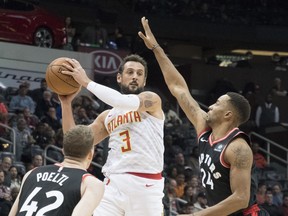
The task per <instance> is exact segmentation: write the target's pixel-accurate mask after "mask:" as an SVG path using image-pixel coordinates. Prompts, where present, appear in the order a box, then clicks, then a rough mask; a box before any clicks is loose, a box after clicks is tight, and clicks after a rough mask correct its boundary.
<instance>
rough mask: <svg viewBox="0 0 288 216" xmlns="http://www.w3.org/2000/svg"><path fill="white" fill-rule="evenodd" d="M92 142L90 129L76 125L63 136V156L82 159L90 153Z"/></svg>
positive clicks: (92, 137)
mask: <svg viewBox="0 0 288 216" xmlns="http://www.w3.org/2000/svg"><path fill="white" fill-rule="evenodd" d="M93 142H94V136H93V132H92V129H91V128H90V127H88V126H85V125H76V126H75V127H74V128H72V129H70V130H68V131H67V132H66V133H65V134H64V138H63V152H64V156H65V157H74V158H80V159H83V158H85V157H86V156H87V155H88V153H89V152H90V151H91V149H92V147H93Z"/></svg>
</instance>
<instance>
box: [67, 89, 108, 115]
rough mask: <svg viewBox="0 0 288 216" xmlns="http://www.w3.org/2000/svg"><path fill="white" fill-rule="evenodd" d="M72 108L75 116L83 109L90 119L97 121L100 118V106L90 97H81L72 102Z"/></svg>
mask: <svg viewBox="0 0 288 216" xmlns="http://www.w3.org/2000/svg"><path fill="white" fill-rule="evenodd" d="M102 103H103V102H102ZM72 107H73V113H74V114H77V112H78V109H80V108H82V107H83V108H84V109H85V110H86V113H87V116H88V118H90V119H95V118H96V117H97V116H98V112H97V110H98V109H99V107H100V104H99V103H98V102H97V101H95V100H93V99H92V98H91V97H90V96H87V95H79V96H77V97H76V98H75V100H74V101H73V102H72Z"/></svg>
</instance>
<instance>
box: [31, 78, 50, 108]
mask: <svg viewBox="0 0 288 216" xmlns="http://www.w3.org/2000/svg"><path fill="white" fill-rule="evenodd" d="M46 90H47V81H46V79H42V80H41V81H40V87H39V88H36V89H34V90H32V91H31V97H32V99H33V100H34V101H35V102H36V104H38V103H39V101H40V100H41V99H42V98H43V93H44V91H46Z"/></svg>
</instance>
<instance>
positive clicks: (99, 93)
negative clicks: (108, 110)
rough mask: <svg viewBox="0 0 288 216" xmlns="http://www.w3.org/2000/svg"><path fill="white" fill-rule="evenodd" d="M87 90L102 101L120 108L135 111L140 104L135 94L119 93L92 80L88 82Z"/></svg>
mask: <svg viewBox="0 0 288 216" xmlns="http://www.w3.org/2000/svg"><path fill="white" fill-rule="evenodd" d="M87 90H89V91H90V92H91V93H93V94H94V95H95V96H96V97H98V98H99V99H100V100H101V101H103V102H104V103H106V104H108V105H110V106H112V107H115V108H119V109H122V110H129V111H136V110H138V108H139V105H140V99H139V97H138V96H137V95H135V94H128V95H125V94H121V93H120V92H118V91H116V90H114V89H112V88H109V87H107V86H104V85H101V84H99V83H95V82H93V81H91V82H89V83H88V85H87Z"/></svg>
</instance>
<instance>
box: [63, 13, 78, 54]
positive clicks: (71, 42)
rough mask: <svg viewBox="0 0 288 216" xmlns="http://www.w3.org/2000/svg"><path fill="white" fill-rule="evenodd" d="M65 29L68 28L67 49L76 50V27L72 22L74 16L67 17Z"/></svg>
mask: <svg viewBox="0 0 288 216" xmlns="http://www.w3.org/2000/svg"><path fill="white" fill-rule="evenodd" d="M65 30H66V36H67V37H66V40H67V41H66V44H65V45H64V49H66V50H76V47H75V45H76V38H75V36H76V27H75V26H74V24H73V22H72V18H71V17H70V16H67V17H66V18H65Z"/></svg>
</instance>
